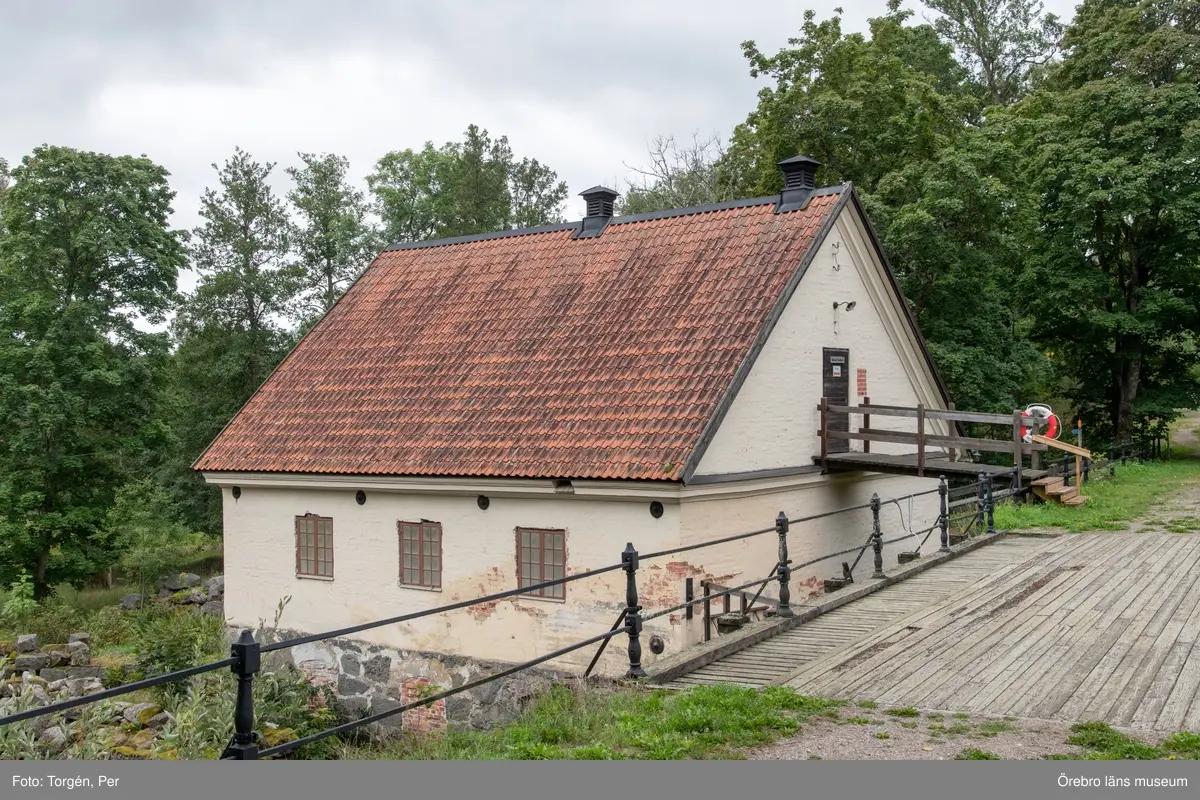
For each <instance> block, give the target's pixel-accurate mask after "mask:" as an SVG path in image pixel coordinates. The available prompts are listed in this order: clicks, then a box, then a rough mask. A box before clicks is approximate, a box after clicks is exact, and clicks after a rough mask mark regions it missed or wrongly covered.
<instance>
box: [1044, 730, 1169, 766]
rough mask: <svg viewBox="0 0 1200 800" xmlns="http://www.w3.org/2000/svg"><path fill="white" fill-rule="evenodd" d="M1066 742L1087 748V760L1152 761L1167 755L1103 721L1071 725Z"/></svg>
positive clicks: (1158, 748)
mask: <svg viewBox="0 0 1200 800" xmlns="http://www.w3.org/2000/svg"><path fill="white" fill-rule="evenodd" d="M1067 743H1068V744H1074V745H1078V746H1080V747H1082V748H1083V749H1085V750H1087V751H1088V752H1087V754H1086V755H1084V758H1085V759H1089V760H1100V761H1112V760H1117V761H1129V760H1135V761H1152V760H1155V759H1160V758H1166V756H1167V754H1166V752H1165V751H1164V750H1163V749H1162V748H1160V747H1154V746H1152V745H1148V744H1146V743H1144V742H1139V741H1137V740H1135V739H1131V738H1130V737H1128V736H1126V735H1125V734H1123V733H1119V732H1118V731H1115V730H1113V729H1112V727H1111V726H1110V725H1108V724H1107V723H1104V722H1081V723H1079V724H1077V725H1072V726H1071V736H1070V738H1068V739H1067Z"/></svg>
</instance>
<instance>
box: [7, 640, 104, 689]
mask: <svg viewBox="0 0 1200 800" xmlns="http://www.w3.org/2000/svg"><path fill="white" fill-rule="evenodd" d="M91 640H92V637H91V636H89V635H88V634H86V633H82V632H81V633H72V634H71V635H70V636H69V637H68V640H67V641H66V642H65V643H63V644H46V645H43V644H42V643H41V642H40V641H39V640H38V637H37V634H28V635H25V636H18V637H17V638H16V639H14V640H13V641H0V697H16V696H18V695H20V694H21V693H22V692H23V691H24V690H25V688H26V687H29V688H30V689H32V691H33V693H34V695H35V696H36V697H37V698H38V700H40V701H41V702H43V703H47V702H50V701H51V700H55V699H59V700H61V699H66V698H68V697H79V696H81V695H85V694H94V693H96V692H99V691H101V690H102V689H103V688H104V686H103V684H102V682H101V679H102V678H103V676H104V667H102V666H100V665H98V664H92V663H91V661H92V648H91Z"/></svg>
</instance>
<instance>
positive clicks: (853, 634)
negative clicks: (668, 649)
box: [663, 537, 1057, 689]
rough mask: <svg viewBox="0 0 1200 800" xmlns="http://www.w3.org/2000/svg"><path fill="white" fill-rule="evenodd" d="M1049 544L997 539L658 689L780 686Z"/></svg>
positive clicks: (1038, 540)
mask: <svg viewBox="0 0 1200 800" xmlns="http://www.w3.org/2000/svg"><path fill="white" fill-rule="evenodd" d="M1055 541H1057V540H1056V539H1045V538H1033V537H1007V538H1003V539H1000V540H998V541H996V542H993V543H991V544H989V545H987V546H986V547H981V548H979V549H978V550H973V551H971V552H969V553H964V554H963V555H961V556H958V557H957V558H954V559H952V560H951V561H947V562H946V563H944V564H939V565H938V566H936V567H933V568H931V569H928V570H926V571H925V572H922V573H919V574H918V575H915V576H913V577H911V578H908V579H907V580H904V581H901V582H899V583H896V584H894V585H892V586H888V587H887V588H884V589H881V590H879V591H878V592H875V593H874V594H870V595H867V596H866V597H864V598H862V599H860V600H855V601H854V602H852V603H848V604H847V605H844V606H842V607H840V608H835V609H834V610H832V611H829V612H827V613H825V614H822V615H821V616H819V617H817V618H816V619H814V620H812V621H811V622H806V623H804V624H803V625H800V626H798V627H795V628H792V629H791V630H790V631H786V632H784V633H781V634H779V635H778V636H774V637H772V638H770V639H767V640H766V641H764V642H760V643H759V644H756V645H753V646H751V647H748V648H747V649H745V650H742V651H740V652H737V653H734V654H732V655H729V656H726V657H725V658H723V659H720V660H719V661H715V662H713V663H712V664H708V665H706V666H704V667H701V668H700V669H698V670H696V671H695V672H691V673H689V674H687V675H684V676H682V677H680V678H677V679H676V680H674V681H671V682H669V683H665V684H663V686H664V688H674V689H684V688H688V687H690V686H696V685H699V684H714V683H736V684H740V685H743V686H765V685H767V684H770V683H773V682H774V683H778V682H781V681H782V680H783V679H784V678H786V677H787V676H788V675H789V674H791V673H792V672H794V671H795V670H796V669H797V668H798V667H800V666H802V665H804V664H807V663H809V662H812V661H815V660H818V659H820V658H821V657H823V656H825V655H826V654H827V653H830V652H831V651H834V650H837V649H839V648H843V647H846V646H849V645H851V644H853V643H855V642H857V641H860V640H862V639H863V638H865V637H868V636H870V635H871V634H872V633H873V632H874V631H877V630H880V629H882V628H885V627H887V626H888V625H889V624H891V623H893V622H895V621H896V620H898V619H901V618H903V617H905V616H907V615H909V614H911V613H913V612H915V611H918V610H919V609H921V608H924V607H926V606H928V605H929V604H930V603H934V602H937V601H938V600H941V599H943V598H945V597H948V596H951V595H953V594H955V593H956V592H958V591H960V590H962V589H964V588H966V587H969V586H971V585H973V584H975V583H977V582H978V581H980V580H982V579H984V578H986V577H988V576H991V575H995V574H996V573H997V572H1000V571H1004V570H1007V569H1012V568H1014V567H1015V566H1016V565H1019V564H1022V563H1024V562H1026V561H1027V560H1028V559H1029V558H1030V557H1031V556H1033V554H1034V553H1036V552H1037V551H1038V550H1041V549H1044V548H1046V547H1048V546H1049V545H1050V544H1051V543H1053V542H1055Z"/></svg>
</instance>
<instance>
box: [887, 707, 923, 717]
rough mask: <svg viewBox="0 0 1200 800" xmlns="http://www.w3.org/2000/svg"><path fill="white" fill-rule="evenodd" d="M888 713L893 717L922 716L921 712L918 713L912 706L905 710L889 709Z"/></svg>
mask: <svg viewBox="0 0 1200 800" xmlns="http://www.w3.org/2000/svg"><path fill="white" fill-rule="evenodd" d="M887 713H888V714H891V715H892V716H893V717H919V716H921V712H920V711H917V710H916V709H915V708H913V707H912V706H906V707H904V708H892V709H889V710H888V712H887Z"/></svg>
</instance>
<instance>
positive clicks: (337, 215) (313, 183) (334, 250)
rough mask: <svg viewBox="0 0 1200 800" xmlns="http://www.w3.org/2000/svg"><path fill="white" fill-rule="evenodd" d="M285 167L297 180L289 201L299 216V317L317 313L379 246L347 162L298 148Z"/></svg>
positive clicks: (305, 319) (309, 317) (309, 319)
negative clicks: (294, 163) (296, 162)
mask: <svg viewBox="0 0 1200 800" xmlns="http://www.w3.org/2000/svg"><path fill="white" fill-rule="evenodd" d="M299 156H300V161H301V163H302V164H303V166H302V167H289V168H288V169H287V174H288V175H290V176H291V178H292V180H293V181H295V187H294V188H293V189H292V190H291V191H290V192H289V193H288V200H289V201H291V204H292V207H293V208H295V210H296V211H297V212H298V214H299V216H300V224H299V226H298V228H297V230H296V233H295V242H294V245H295V252H296V257H297V259H298V266H299V269H300V285H299V296H298V298H297V299H298V301H299V306H300V307H299V316H300V318H301V320H302V321H303V322H305V323H309V322H312V321H314V320H315V319H317V318H319V317H321V316H322V315H323V314H324V313H325V312H326V311H328V310H329V309H330V307H331V306H332V305H333V304H334V302H336V301H337V299H338V298H339V297H340V296H341V295H342V292H344V291H345V290H346V287H347V286H349V284H350V283H352V282H353V281H354V279H355V278H357V277H358V276H359V275H360V274H361V273H362V271H363V270H364V269H365V268H366V266H367V265H368V264H369V263H371V259H372V258H374V256H375V253H376V250H377V248H378V244H377V237H376V234H375V230H374V227H373V226H372V225H371V223H370V221H369V220H368V217H367V214H368V205H367V201H366V199H365V197H364V196H363V193H362V192H361V191H359V190H357V189H355V188H354V187H353V186H351V185H350V182H349V181H348V180H347V178H346V173H347V172H348V171H349V169H350V162H349V161H348V160H347V159H345V158H343V157H342V156H338V155H334V154H332V153H328V154H325V155H320V156H318V155H314V154H312V153H300V154H299Z"/></svg>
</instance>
